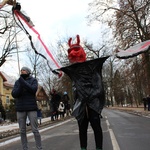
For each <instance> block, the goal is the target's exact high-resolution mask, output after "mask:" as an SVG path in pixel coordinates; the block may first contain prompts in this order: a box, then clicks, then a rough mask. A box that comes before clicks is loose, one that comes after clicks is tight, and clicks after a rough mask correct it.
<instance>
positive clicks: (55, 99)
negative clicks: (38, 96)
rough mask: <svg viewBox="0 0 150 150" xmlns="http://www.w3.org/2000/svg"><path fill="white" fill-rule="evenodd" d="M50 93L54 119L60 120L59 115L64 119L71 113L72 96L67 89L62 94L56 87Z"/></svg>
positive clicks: (52, 117) (52, 118)
mask: <svg viewBox="0 0 150 150" xmlns="http://www.w3.org/2000/svg"><path fill="white" fill-rule="evenodd" d="M50 95H51V100H50V111H51V120H52V121H54V120H58V118H59V117H60V118H61V119H64V118H65V116H69V115H71V113H70V110H71V107H70V98H69V96H68V93H67V92H66V91H65V92H64V93H63V95H62V96H61V94H59V93H58V92H57V91H56V90H55V89H53V90H52V91H51V93H50Z"/></svg>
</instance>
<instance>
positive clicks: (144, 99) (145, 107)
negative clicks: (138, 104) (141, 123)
mask: <svg viewBox="0 0 150 150" xmlns="http://www.w3.org/2000/svg"><path fill="white" fill-rule="evenodd" d="M143 104H144V110H146V109H147V98H146V97H144V98H143Z"/></svg>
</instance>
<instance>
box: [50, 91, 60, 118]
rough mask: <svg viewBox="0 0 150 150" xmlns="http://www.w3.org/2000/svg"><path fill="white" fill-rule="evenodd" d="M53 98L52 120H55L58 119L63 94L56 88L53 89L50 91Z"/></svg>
mask: <svg viewBox="0 0 150 150" xmlns="http://www.w3.org/2000/svg"><path fill="white" fill-rule="evenodd" d="M50 95H51V100H50V109H51V120H52V121H54V120H55V119H56V120H57V119H58V115H59V112H58V107H59V103H60V101H61V96H60V95H59V94H58V93H57V92H56V90H55V89H52V91H51V92H50Z"/></svg>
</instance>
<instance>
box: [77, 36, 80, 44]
mask: <svg viewBox="0 0 150 150" xmlns="http://www.w3.org/2000/svg"><path fill="white" fill-rule="evenodd" d="M77 44H78V45H80V36H79V35H77Z"/></svg>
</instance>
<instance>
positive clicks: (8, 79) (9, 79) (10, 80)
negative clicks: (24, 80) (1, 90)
mask: <svg viewBox="0 0 150 150" xmlns="http://www.w3.org/2000/svg"><path fill="white" fill-rule="evenodd" d="M0 76H1V77H2V78H3V84H4V86H7V87H13V86H14V83H15V80H16V79H15V78H14V77H13V76H9V75H7V74H6V73H4V72H3V71H0Z"/></svg>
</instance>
